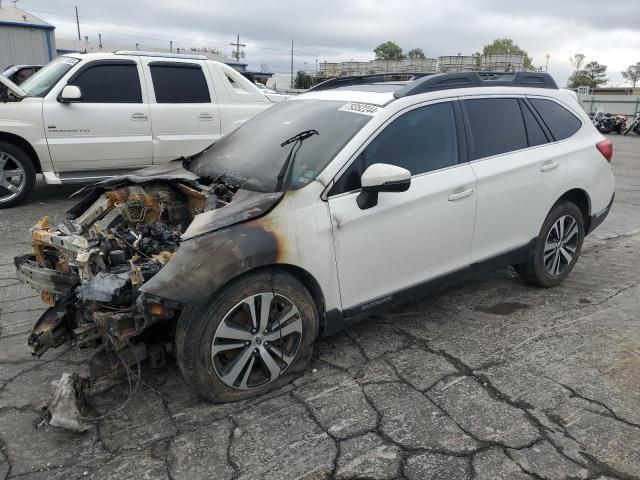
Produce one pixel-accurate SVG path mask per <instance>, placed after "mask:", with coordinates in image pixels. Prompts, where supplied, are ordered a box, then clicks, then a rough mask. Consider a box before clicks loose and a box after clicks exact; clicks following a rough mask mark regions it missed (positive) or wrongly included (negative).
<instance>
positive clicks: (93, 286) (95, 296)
mask: <svg viewBox="0 0 640 480" xmlns="http://www.w3.org/2000/svg"><path fill="white" fill-rule="evenodd" d="M128 279H129V274H127V273H119V274H113V273H104V272H98V274H97V275H96V276H95V277H93V278H92V279H91V280H89V281H87V282H85V283H83V284H82V285H80V286H79V287H78V288H77V289H76V294H77V295H78V297H80V298H82V299H84V300H92V301H94V302H110V301H111V300H112V299H113V297H115V296H117V295H118V293H120V289H122V288H123V287H124V286H125V285H126V284H127V280H128Z"/></svg>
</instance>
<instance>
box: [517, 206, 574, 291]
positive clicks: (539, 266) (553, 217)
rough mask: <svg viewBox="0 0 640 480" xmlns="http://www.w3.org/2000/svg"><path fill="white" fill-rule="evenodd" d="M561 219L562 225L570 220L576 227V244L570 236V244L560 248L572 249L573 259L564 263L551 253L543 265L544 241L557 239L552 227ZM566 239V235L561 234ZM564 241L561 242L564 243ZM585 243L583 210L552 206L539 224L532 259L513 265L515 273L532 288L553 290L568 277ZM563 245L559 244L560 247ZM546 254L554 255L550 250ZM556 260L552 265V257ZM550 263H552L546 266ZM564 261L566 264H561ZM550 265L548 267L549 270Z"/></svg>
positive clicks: (557, 252) (562, 259) (559, 253)
mask: <svg viewBox="0 0 640 480" xmlns="http://www.w3.org/2000/svg"><path fill="white" fill-rule="evenodd" d="M563 218H564V219H565V220H564V222H565V223H564V225H567V224H570V222H569V218H570V219H573V221H575V223H576V225H577V236H576V238H575V244H574V239H573V237H572V238H570V239H566V240H570V241H571V242H570V244H569V242H567V243H566V244H565V245H564V247H563V248H566V249H565V250H564V252H570V249H571V248H573V249H574V253H573V256H572V258H571V261H570V262H569V261H567V258H566V256H565V255H564V254H562V252H561V251H556V252H555V253H550V255H551V256H552V257H550V258H549V257H548V260H547V262H546V264H545V245H546V242H547V238H549V239H550V240H552V242H551V244H552V243H557V242H553V240H555V237H556V236H557V232H558V230H557V227H556V230H554V231H552V230H553V229H554V226H555V225H556V223H557V222H559V221H560V220H561V219H563ZM564 233H565V236H566V234H567V233H568V232H564ZM566 240H563V241H566ZM583 241H584V218H583V216H582V211H581V210H580V209H579V208H578V207H577V206H576V205H575V204H574V203H571V202H568V201H562V202H559V203H557V204H556V205H554V207H553V208H552V209H551V211H550V212H549V214H548V215H547V218H546V219H545V221H544V223H543V224H542V228H541V229H540V234H539V235H538V238H537V240H536V243H535V247H534V252H533V256H532V258H531V260H529V261H528V262H527V263H522V264H520V265H514V268H515V270H516V272H518V274H519V275H520V276H521V277H522V278H523V279H524V280H525V281H526V282H528V283H530V284H532V285H537V286H539V287H554V286H556V285H558V284H560V283H562V281H563V280H564V279H565V278H567V276H568V275H569V273H571V270H573V267H574V265H575V264H576V262H577V261H578V258H579V257H580V252H581V251H582V242H583ZM561 246H562V244H561ZM558 248H560V247H558ZM549 252H553V250H547V254H549ZM555 256H557V257H558V263H557V264H555V263H553V262H554V260H553V259H554V258H555ZM550 261H551V263H549V262H550ZM563 262H566V264H564V263H563ZM549 266H550V267H549ZM555 267H557V270H558V272H557V273H555V274H554V273H552V272H550V271H549V270H552V271H553V270H556V268H555Z"/></svg>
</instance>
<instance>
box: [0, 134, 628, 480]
mask: <svg viewBox="0 0 640 480" xmlns="http://www.w3.org/2000/svg"><path fill="white" fill-rule="evenodd" d="M612 138H613V141H614V143H615V151H616V154H615V158H614V170H615V171H616V174H617V182H618V186H617V195H616V202H615V205H614V208H613V211H612V213H611V215H610V216H609V218H608V219H607V221H606V222H605V224H603V225H602V226H601V227H600V229H599V230H597V231H596V232H595V234H594V235H593V237H590V238H589V239H588V241H587V243H586V245H585V247H584V252H583V255H582V258H581V259H580V261H579V262H578V265H577V268H576V269H575V271H574V272H573V274H572V275H571V276H570V277H569V278H568V280H567V281H566V282H565V283H564V284H563V285H561V286H559V287H557V288H553V289H548V290H545V289H537V288H532V287H529V286H526V285H524V284H523V283H522V282H521V281H520V279H519V278H518V277H517V276H516V275H515V274H514V273H513V272H512V271H511V269H505V270H501V271H498V272H496V273H495V274H493V275H491V276H489V277H487V278H485V279H483V280H482V281H479V282H477V283H474V284H470V285H468V286H466V287H464V288H462V289H460V290H455V291H448V292H445V293H442V294H439V295H436V296H434V297H431V298H429V299H426V300H423V301H420V302H417V303H413V304H411V305H407V306H404V307H402V308H399V309H396V310H395V311H393V312H391V313H389V314H388V315H384V316H380V317H376V318H372V319H370V320H368V321H366V322H363V323H360V324H358V325H356V326H354V327H353V328H351V329H349V330H347V331H346V332H344V333H342V334H339V335H336V336H333V337H331V338H328V339H324V340H320V341H318V342H317V345H316V348H315V354H314V361H313V365H312V367H311V368H310V369H309V370H308V371H307V372H306V373H305V375H304V376H302V377H301V378H299V379H298V380H297V381H296V382H295V383H294V384H293V385H289V386H287V387H285V388H283V389H280V390H278V391H275V392H272V393H271V394H269V395H267V396H265V397H263V398H260V399H257V400H253V401H248V402H242V403H236V404H226V405H210V404H206V403H203V402H202V401H200V400H198V399H197V398H196V397H195V396H194V395H193V394H192V393H191V392H190V391H189V390H188V389H187V388H186V387H185V385H184V384H183V382H182V380H181V377H180V375H179V373H178V371H177V369H176V368H175V366H171V367H170V368H169V369H167V370H165V371H161V372H148V371H145V372H144V378H145V381H146V383H147V384H148V386H147V387H145V388H143V389H141V390H140V391H139V392H138V394H137V395H136V396H135V398H134V399H133V400H132V402H131V403H130V404H129V405H128V406H127V407H126V408H124V409H122V410H121V411H120V412H119V413H117V414H116V415H114V416H110V417H106V418H105V419H104V420H102V421H100V422H99V423H97V425H96V426H95V427H93V428H92V429H91V430H89V431H88V432H86V433H85V434H76V433H71V432H67V431H64V430H59V429H56V428H54V427H49V426H40V427H39V428H38V420H39V418H40V417H39V414H40V411H41V408H42V406H43V404H44V403H45V402H46V400H47V397H48V395H49V387H48V386H49V383H50V382H51V381H52V380H54V379H57V378H59V376H60V374H61V373H62V372H65V371H67V372H73V371H80V370H82V369H83V365H84V364H83V362H84V361H85V359H86V356H85V354H83V353H80V352H78V351H75V350H73V349H71V348H67V349H60V350H58V351H53V352H48V353H47V354H46V355H45V357H44V358H43V359H41V360H35V359H33V358H32V357H31V356H30V355H29V351H28V349H27V346H26V334H27V332H29V330H30V328H31V325H32V324H33V322H34V321H35V319H36V318H37V317H38V316H39V315H40V314H41V312H42V311H43V308H44V307H43V304H42V303H41V302H40V300H39V298H38V296H37V294H36V292H34V291H32V290H30V289H29V288H27V287H25V286H23V285H22V284H20V283H19V282H18V281H17V280H16V278H15V273H14V268H13V264H12V259H13V256H14V255H17V254H20V253H23V252H25V251H27V250H28V249H29V244H28V239H27V237H28V229H29V227H30V226H31V225H32V224H33V223H34V222H35V221H36V220H37V219H38V218H39V217H40V216H41V215H43V214H44V213H51V214H53V215H54V216H56V217H57V218H60V216H61V215H62V213H63V212H64V211H65V209H67V208H68V207H69V206H70V205H72V204H73V203H74V201H73V200H68V199H66V195H68V194H69V193H70V192H72V191H73V190H74V188H73V187H61V188H60V187H50V186H46V185H40V186H39V187H38V188H37V190H36V192H35V194H34V195H33V197H32V199H31V200H30V202H29V203H27V204H26V205H24V206H21V207H19V208H15V209H11V210H4V211H0V292H1V293H0V480H5V479H7V478H19V479H21V480H41V479H42V480H44V479H54V480H55V479H73V478H95V479H173V480H180V479H201V478H207V479H232V478H235V479H254V478H270V479H279V478H282V479H289V478H305V479H316V478H340V479H346V478H369V479H396V478H406V479H447V480H455V479H474V478H475V479H565V478H593V479H595V478H598V479H601V480H604V479H608V478H610V479H640V321H639V318H638V314H639V313H640V303H639V300H638V299H639V298H640V255H639V253H638V252H639V251H640V138H639V137H637V136H629V137H612ZM127 395H128V387H127V386H123V385H119V386H116V387H114V388H112V389H110V390H108V391H106V392H104V393H102V394H100V395H95V396H93V397H91V398H90V399H89V406H90V410H91V411H90V413H91V414H92V415H101V414H105V413H107V412H110V411H112V410H114V409H115V408H117V407H118V406H120V405H121V403H122V402H123V401H124V400H125V399H126V398H127Z"/></svg>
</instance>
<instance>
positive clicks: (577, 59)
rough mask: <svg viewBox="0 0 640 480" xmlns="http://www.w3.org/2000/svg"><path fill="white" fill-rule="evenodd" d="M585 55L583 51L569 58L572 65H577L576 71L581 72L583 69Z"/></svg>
mask: <svg viewBox="0 0 640 480" xmlns="http://www.w3.org/2000/svg"><path fill="white" fill-rule="evenodd" d="M584 59H585V56H584V55H583V54H582V53H576V54H574V55H573V57H571V58H570V59H569V61H570V62H571V65H573V66H574V67H575V71H576V72H579V71H580V70H581V69H582V64H583V63H584Z"/></svg>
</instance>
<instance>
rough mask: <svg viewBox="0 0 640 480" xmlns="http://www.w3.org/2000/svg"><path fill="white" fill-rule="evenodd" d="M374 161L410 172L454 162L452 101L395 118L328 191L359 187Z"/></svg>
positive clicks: (456, 144) (335, 191)
mask: <svg viewBox="0 0 640 480" xmlns="http://www.w3.org/2000/svg"><path fill="white" fill-rule="evenodd" d="M374 163H387V164H390V165H397V166H398V167H402V168H406V169H407V170H409V171H410V172H411V174H412V175H419V174H421V173H426V172H431V171H434V170H439V169H441V168H446V167H450V166H452V165H456V164H457V163H458V143H457V134H456V122H455V115H454V112H453V104H452V103H451V102H445V103H437V104H434V105H428V106H426V107H420V108H416V109H415V110H411V111H410V112H407V113H405V114H403V115H402V116H400V117H399V118H397V119H395V120H394V121H393V122H391V124H389V125H388V126H387V127H385V128H384V130H383V131H382V132H381V133H380V134H379V135H378V136H377V137H376V138H375V139H374V140H373V141H372V142H371V143H370V144H369V145H368V146H367V147H366V148H365V149H364V151H363V152H362V153H361V154H360V155H359V156H358V158H356V160H355V161H354V162H353V163H352V164H351V165H350V167H349V168H348V169H347V171H346V172H344V174H343V175H342V176H341V177H340V179H339V180H338V181H337V182H336V185H335V186H334V188H333V189H332V190H331V194H332V195H335V194H338V193H343V192H349V191H352V190H357V189H359V188H360V178H361V176H362V174H363V173H364V171H365V170H366V169H367V167H369V166H370V165H373V164H374Z"/></svg>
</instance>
